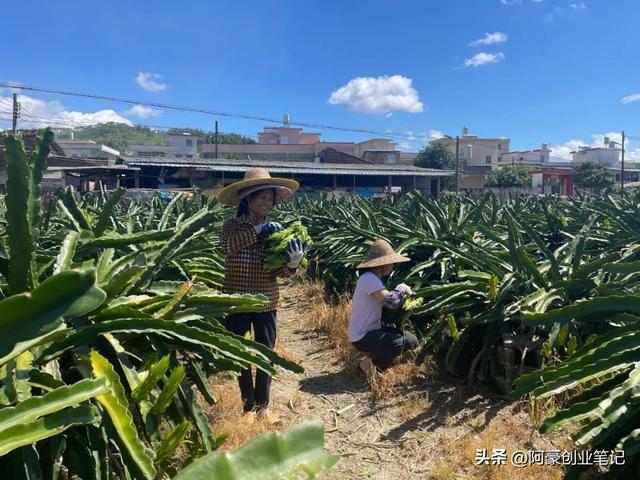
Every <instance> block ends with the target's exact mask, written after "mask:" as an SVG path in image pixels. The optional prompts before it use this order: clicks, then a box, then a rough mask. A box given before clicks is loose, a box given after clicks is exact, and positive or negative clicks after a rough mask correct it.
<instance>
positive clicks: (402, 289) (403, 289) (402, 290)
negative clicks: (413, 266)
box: [394, 283, 413, 295]
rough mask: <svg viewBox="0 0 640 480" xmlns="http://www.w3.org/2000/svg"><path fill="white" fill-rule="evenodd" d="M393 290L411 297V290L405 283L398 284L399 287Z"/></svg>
mask: <svg viewBox="0 0 640 480" xmlns="http://www.w3.org/2000/svg"><path fill="white" fill-rule="evenodd" d="M394 290H395V291H396V292H400V293H401V294H402V295H411V294H412V293H413V290H411V287H410V286H409V285H407V284H406V283H400V284H399V285H397V286H396V288H395V289H394Z"/></svg>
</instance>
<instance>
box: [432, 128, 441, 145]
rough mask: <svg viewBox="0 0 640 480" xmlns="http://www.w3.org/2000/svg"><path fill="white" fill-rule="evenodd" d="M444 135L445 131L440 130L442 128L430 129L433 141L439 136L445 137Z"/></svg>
mask: <svg viewBox="0 0 640 480" xmlns="http://www.w3.org/2000/svg"><path fill="white" fill-rule="evenodd" d="M443 137H444V132H442V131H440V130H435V129H433V128H432V129H431V130H429V141H430V142H431V141H432V140H438V139H439V138H443Z"/></svg>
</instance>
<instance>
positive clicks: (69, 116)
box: [0, 95, 133, 128]
mask: <svg viewBox="0 0 640 480" xmlns="http://www.w3.org/2000/svg"><path fill="white" fill-rule="evenodd" d="M12 101H13V99H12V98H11V97H2V96H0V120H9V119H11V110H10V105H11V103H12ZM18 101H19V102H20V104H21V106H22V114H21V117H20V119H19V120H18V123H19V125H25V126H27V127H41V126H51V127H59V128H72V127H79V126H84V125H95V124H98V123H106V122H116V123H124V124H127V125H132V124H133V123H132V122H131V120H129V119H128V118H125V117H123V116H122V115H119V114H118V113H116V112H115V111H114V110H111V109H106V110H98V111H96V112H78V111H74V110H68V109H67V108H66V107H65V106H64V105H63V104H62V103H61V102H59V101H57V100H51V101H47V100H41V99H39V98H33V97H28V96H26V95H19V96H18ZM7 106H9V108H7Z"/></svg>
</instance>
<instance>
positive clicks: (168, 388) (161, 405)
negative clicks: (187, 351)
mask: <svg viewBox="0 0 640 480" xmlns="http://www.w3.org/2000/svg"><path fill="white" fill-rule="evenodd" d="M184 376H185V370H184V366H183V365H179V366H178V367H176V368H174V369H173V371H172V372H171V375H169V378H168V380H167V381H166V382H165V384H164V388H163V389H162V391H161V392H160V395H158V398H157V399H156V401H155V402H154V404H153V407H151V411H152V412H153V413H155V414H156V415H160V414H161V413H163V412H164V411H165V410H166V409H167V407H168V406H169V404H170V403H171V399H172V398H173V396H174V395H175V393H176V391H177V390H178V387H179V386H180V383H181V382H182V380H183V379H184Z"/></svg>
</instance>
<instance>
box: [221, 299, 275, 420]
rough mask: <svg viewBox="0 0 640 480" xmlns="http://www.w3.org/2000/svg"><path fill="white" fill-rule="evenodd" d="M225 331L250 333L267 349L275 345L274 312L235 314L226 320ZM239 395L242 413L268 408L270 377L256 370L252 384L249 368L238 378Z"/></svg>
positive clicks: (238, 333) (240, 333) (237, 333)
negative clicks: (242, 405)
mask: <svg viewBox="0 0 640 480" xmlns="http://www.w3.org/2000/svg"><path fill="white" fill-rule="evenodd" d="M226 325H227V330H229V331H230V332H232V333H235V334H236V335H242V336H244V335H245V334H246V333H247V332H250V331H251V327H252V326H253V333H254V337H255V340H256V342H258V343H262V344H263V345H266V346H267V347H269V348H273V347H274V345H275V344H276V311H275V310H271V311H269V312H259V313H236V314H234V315H229V316H228V317H227V318H226ZM238 383H239V384H240V395H241V396H242V403H243V404H244V411H245V412H248V411H250V410H254V409H255V410H260V409H265V408H267V407H268V406H269V391H270V390H271V376H270V375H267V374H266V373H264V372H263V371H262V370H258V369H256V383H255V386H254V384H253V376H252V374H251V368H247V369H245V370H242V372H240V377H239V378H238Z"/></svg>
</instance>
